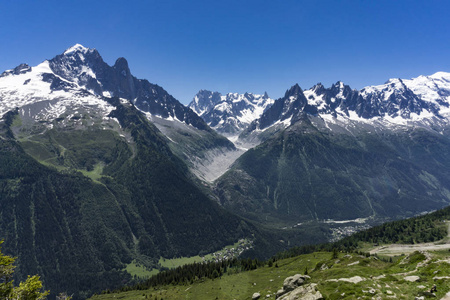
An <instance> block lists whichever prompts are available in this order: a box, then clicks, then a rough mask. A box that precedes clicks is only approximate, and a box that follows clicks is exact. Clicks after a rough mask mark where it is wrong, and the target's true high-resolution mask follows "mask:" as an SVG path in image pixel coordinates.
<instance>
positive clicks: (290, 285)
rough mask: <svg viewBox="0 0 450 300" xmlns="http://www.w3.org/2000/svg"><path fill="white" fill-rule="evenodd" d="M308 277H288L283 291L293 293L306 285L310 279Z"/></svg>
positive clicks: (297, 275)
mask: <svg viewBox="0 0 450 300" xmlns="http://www.w3.org/2000/svg"><path fill="white" fill-rule="evenodd" d="M310 278H311V277H309V276H308V275H301V274H295V275H294V276H290V277H287V278H286V279H285V280H284V282H283V289H284V290H285V292H289V291H292V290H294V289H296V288H297V287H299V286H301V285H302V284H304V283H305V281H306V280H308V279H310Z"/></svg>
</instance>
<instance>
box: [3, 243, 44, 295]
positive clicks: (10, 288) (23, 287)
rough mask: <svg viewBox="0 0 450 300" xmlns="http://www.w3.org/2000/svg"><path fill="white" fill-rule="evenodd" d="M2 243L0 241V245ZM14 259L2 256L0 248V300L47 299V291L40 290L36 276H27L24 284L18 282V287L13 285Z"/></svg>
mask: <svg viewBox="0 0 450 300" xmlns="http://www.w3.org/2000/svg"><path fill="white" fill-rule="evenodd" d="M1 244H3V241H0V245H1ZM15 260H16V258H14V257H11V256H8V255H4V254H3V253H2V252H1V248H0V299H11V300H16V299H17V300H18V299H21V300H44V299H47V295H48V294H49V291H44V292H40V291H41V290H42V282H41V281H40V277H39V276H38V275H34V276H28V278H27V280H26V281H25V282H20V283H19V286H16V287H15V286H14V285H13V280H12V277H13V274H14V268H15V266H14V265H13V263H14V261H15Z"/></svg>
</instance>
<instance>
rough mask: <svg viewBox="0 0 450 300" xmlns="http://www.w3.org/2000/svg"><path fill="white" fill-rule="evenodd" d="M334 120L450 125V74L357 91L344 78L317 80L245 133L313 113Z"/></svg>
mask: <svg viewBox="0 0 450 300" xmlns="http://www.w3.org/2000/svg"><path fill="white" fill-rule="evenodd" d="M308 116H309V118H310V119H314V120H315V121H316V122H318V120H319V121H321V122H322V123H323V124H324V127H326V128H328V129H330V128H332V127H330V125H333V124H340V125H339V126H340V127H341V128H342V127H343V126H344V124H345V123H349V122H350V123H352V124H353V125H352V126H354V125H355V124H354V122H360V123H364V124H368V125H372V126H383V127H392V126H409V125H420V126H427V127H432V126H437V127H442V126H448V125H449V124H450V73H446V72H437V73H435V74H433V75H431V76H419V77H417V78H413V79H390V80H388V81H387V82H386V83H385V84H382V85H377V86H368V87H365V88H363V89H362V90H360V91H358V90H355V89H351V88H350V87H349V86H348V85H345V84H344V83H342V82H337V83H335V84H333V85H332V86H331V87H329V88H325V87H324V86H323V85H322V84H320V83H319V84H317V85H315V86H314V87H312V88H311V89H309V90H305V91H304V90H302V89H301V88H300V86H299V85H298V84H296V85H294V86H292V87H291V88H290V89H289V90H287V91H286V94H285V95H284V97H282V98H280V99H278V100H276V101H275V102H274V103H273V105H272V106H271V107H270V108H268V109H267V110H266V111H265V112H264V113H263V114H262V115H261V117H260V118H258V119H256V120H255V121H253V122H252V123H251V124H250V125H249V127H248V128H247V129H246V130H245V132H244V134H245V135H248V134H249V133H252V132H261V131H265V130H267V129H269V128H271V127H274V126H275V127H278V128H286V127H288V126H290V125H292V124H294V123H296V122H297V121H298V120H301V119H304V118H305V117H308Z"/></svg>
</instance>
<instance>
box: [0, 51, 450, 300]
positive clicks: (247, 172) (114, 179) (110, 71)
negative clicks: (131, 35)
mask: <svg viewBox="0 0 450 300" xmlns="http://www.w3.org/2000/svg"><path fill="white" fill-rule="evenodd" d="M0 116H1V117H2V119H1V121H0V193H1V194H0V196H1V197H0V220H1V222H0V231H1V232H2V236H1V238H3V239H5V243H4V249H5V252H6V253H7V254H11V255H14V256H17V257H18V259H17V263H18V267H17V271H16V275H17V277H18V279H20V280H23V278H24V277H25V275H26V274H35V273H39V274H41V275H42V278H43V281H44V284H45V286H46V287H48V288H51V289H52V291H54V292H59V291H67V292H69V293H74V295H75V298H86V297H87V296H89V295H90V294H92V293H93V292H95V291H100V290H102V289H106V288H112V287H117V286H119V285H121V284H123V283H124V282H125V281H126V282H130V281H131V280H132V278H131V276H130V274H128V273H127V272H126V271H125V267H126V266H128V265H130V264H139V265H143V266H145V267H146V268H149V269H150V268H158V267H160V266H159V264H158V260H159V259H160V258H161V257H164V258H171V257H177V256H192V255H197V254H206V253H210V252H213V251H216V250H218V249H220V248H222V247H223V246H225V245H230V244H233V243H235V242H236V241H237V240H239V239H242V238H246V239H250V240H252V241H254V245H255V248H254V249H251V250H249V251H247V252H244V255H246V256H259V257H264V256H266V257H267V256H268V255H272V254H273V253H274V252H276V251H278V250H280V249H284V248H286V247H289V246H292V245H296V244H297V245H300V244H305V243H312V242H321V241H324V240H326V238H329V237H330V232H329V231H328V230H327V226H328V225H329V224H334V225H336V224H347V223H349V224H355V223H356V221H355V220H361V219H362V220H363V221H364V222H366V223H367V224H372V222H373V223H376V222H381V221H384V220H386V219H398V218H404V217H407V216H412V215H415V214H419V213H422V212H425V211H431V210H435V209H438V208H442V207H444V206H446V205H448V204H449V203H450V171H449V170H450V137H449V120H450V74H449V73H444V72H438V73H436V74H433V75H431V76H420V77H418V78H415V79H411V80H404V79H391V80H389V81H388V82H386V83H385V84H383V85H378V86H370V87H366V88H364V89H362V90H355V89H351V88H350V87H349V86H347V85H345V84H343V83H342V82H337V83H336V84H333V85H332V86H331V87H329V88H325V87H324V86H323V85H322V84H317V85H315V86H314V87H312V88H311V89H309V90H302V89H301V88H300V86H299V85H298V84H296V85H294V86H292V87H291V88H289V89H288V90H287V91H286V93H285V95H284V96H283V97H281V98H279V99H277V100H274V99H271V98H270V97H269V96H268V95H267V93H265V94H264V95H257V94H252V93H245V94H237V93H228V94H226V95H224V96H223V95H221V94H220V93H218V92H210V91H206V90H201V91H200V92H199V93H198V94H197V95H196V96H194V99H193V101H192V102H191V103H190V104H189V106H188V107H187V106H184V105H183V104H181V103H180V102H179V101H178V100H176V99H175V98H174V97H172V96H171V95H170V94H169V93H168V92H167V91H165V90H164V89H163V88H162V87H160V86H158V85H156V84H152V83H150V82H149V81H147V80H143V79H137V78H136V77H134V76H133V75H132V74H131V71H130V69H129V67H128V63H127V61H126V60H125V59H124V58H119V59H117V61H116V62H115V64H114V65H113V66H109V65H108V64H106V63H105V62H104V61H103V59H102V57H101V56H100V54H99V53H98V51H97V50H95V49H90V48H86V47H84V46H82V45H79V44H77V45H75V46H73V47H71V48H69V49H67V50H66V51H64V52H63V53H61V54H60V55H57V56H55V57H54V58H52V59H50V60H46V61H44V62H42V63H41V64H39V65H37V66H34V67H30V66H28V65H26V64H21V65H19V66H18V67H16V68H14V69H11V70H8V71H5V72H3V73H2V74H1V75H0ZM358 222H359V221H358Z"/></svg>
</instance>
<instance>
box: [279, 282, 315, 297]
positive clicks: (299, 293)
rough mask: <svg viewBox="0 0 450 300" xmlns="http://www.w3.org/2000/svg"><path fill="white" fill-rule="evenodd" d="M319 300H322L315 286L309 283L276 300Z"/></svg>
mask: <svg viewBox="0 0 450 300" xmlns="http://www.w3.org/2000/svg"><path fill="white" fill-rule="evenodd" d="M319 299H323V296H322V294H321V293H320V292H319V291H318V290H317V284H315V283H310V284H305V285H303V286H299V287H297V288H296V289H294V290H293V291H290V292H288V293H287V294H284V295H283V296H282V297H281V298H279V299H278V300H319Z"/></svg>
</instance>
